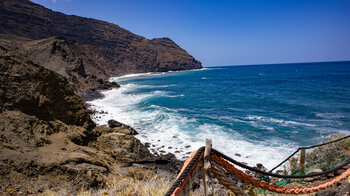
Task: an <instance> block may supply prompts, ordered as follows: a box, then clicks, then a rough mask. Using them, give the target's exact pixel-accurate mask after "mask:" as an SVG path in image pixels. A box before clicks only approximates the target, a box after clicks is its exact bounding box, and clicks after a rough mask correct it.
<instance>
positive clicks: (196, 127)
mask: <svg viewBox="0 0 350 196" xmlns="http://www.w3.org/2000/svg"><path fill="white" fill-rule="evenodd" d="M140 88H147V85H138V84H133V83H128V84H126V85H123V86H122V87H120V88H118V89H113V90H109V91H104V92H103V94H104V95H105V97H104V98H103V99H98V100H94V101H90V102H88V103H89V104H90V105H91V109H94V110H96V111H97V113H95V114H94V115H93V116H92V119H93V120H94V121H95V122H96V123H97V124H99V125H104V124H107V122H108V120H110V119H114V120H117V121H120V122H122V123H125V124H128V125H131V126H133V127H134V128H135V129H136V130H137V131H138V132H139V135H137V136H136V137H137V138H138V139H139V140H140V141H141V142H142V143H146V142H149V143H151V146H150V148H149V149H150V151H151V152H152V153H155V154H166V153H169V152H170V153H173V154H175V155H176V157H177V158H179V159H182V160H183V159H185V158H187V157H188V156H189V154H190V153H191V152H192V151H194V150H196V149H197V148H199V147H201V146H203V145H204V142H205V139H206V138H212V139H213V147H214V148H216V149H218V150H220V151H222V152H223V153H225V154H227V155H229V156H232V157H234V158H235V159H237V160H239V161H243V162H246V163H248V164H250V165H255V164H256V163H264V165H265V166H266V167H269V168H271V167H273V166H274V165H275V164H277V163H278V161H280V160H282V159H283V158H285V157H286V156H287V155H288V154H289V153H290V152H291V151H292V150H293V149H291V148H290V145H287V144H288V143H290V142H285V141H280V140H269V141H268V142H261V141H260V142H256V141H254V142H253V141H248V140H247V138H245V137H244V136H243V135H241V134H239V133H238V131H236V130H228V128H226V127H223V126H219V125H216V124H212V123H203V122H201V121H199V120H198V119H196V118H189V117H187V116H186V115H184V114H183V113H182V111H188V109H186V108H177V109H171V108H167V107H161V106H157V105H147V104H145V105H143V104H141V103H143V102H144V101H145V100H146V99H149V98H151V97H162V96H163V97H164V96H165V97H166V96H172V95H169V94H168V93H167V92H166V91H159V90H154V91H151V92H147V93H135V91H136V90H138V89H140ZM102 111H103V112H102ZM249 118H250V119H252V120H253V119H264V118H260V117H259V118H258V117H256V116H249ZM228 146H229V148H228ZM288 149H289V150H288ZM235 154H240V155H241V156H236V155H235Z"/></svg>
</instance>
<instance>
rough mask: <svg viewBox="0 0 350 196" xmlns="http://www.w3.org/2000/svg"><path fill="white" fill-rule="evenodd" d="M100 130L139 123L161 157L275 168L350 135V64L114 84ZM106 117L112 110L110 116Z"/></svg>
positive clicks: (102, 107) (139, 77) (102, 102)
mask: <svg viewBox="0 0 350 196" xmlns="http://www.w3.org/2000/svg"><path fill="white" fill-rule="evenodd" d="M110 80H111V81H116V82H118V83H119V84H120V85H121V87H120V88H118V89H113V90H108V91H104V92H102V93H103V94H104V96H105V97H104V98H102V99H97V100H94V101H91V102H89V104H90V105H91V106H90V107H91V108H92V109H94V110H96V111H99V112H97V113H95V114H94V115H93V120H94V121H95V122H96V123H97V124H100V125H102V124H107V121H108V120H109V119H115V120H117V121H120V122H122V123H125V124H128V125H131V126H132V127H134V128H135V129H136V130H137V131H138V132H139V135H137V138H138V139H140V141H141V142H142V143H146V142H149V143H151V146H150V150H151V151H152V152H154V153H158V154H162V153H163V154H164V153H168V152H170V153H174V154H175V155H176V157H177V158H179V159H185V158H186V157H188V156H189V154H190V153H191V152H192V151H194V150H195V149H197V148H199V147H200V146H203V145H204V144H205V139H206V138H210V139H212V141H213V148H215V149H217V150H219V151H221V152H223V153H225V154H227V155H229V156H231V157H232V158H234V159H236V160H238V161H242V162H245V163H247V164H249V165H252V166H254V165H255V164H256V163H262V164H263V165H264V166H265V167H267V168H272V167H273V166H275V165H276V164H278V163H279V162H280V161H282V160H283V159H284V158H286V157H287V156H288V155H289V154H290V153H292V152H293V151H294V150H295V149H297V148H298V147H299V146H307V145H313V144H317V143H320V142H324V141H325V140H326V139H327V137H328V136H329V135H331V134H339V133H340V134H343V135H349V134H350V62H332V63H299V64H278V65H277V64H276V65H250V66H225V67H215V68H204V69H201V70H192V71H179V72H167V73H145V74H130V75H125V76H121V77H113V78H110ZM102 111H104V112H102Z"/></svg>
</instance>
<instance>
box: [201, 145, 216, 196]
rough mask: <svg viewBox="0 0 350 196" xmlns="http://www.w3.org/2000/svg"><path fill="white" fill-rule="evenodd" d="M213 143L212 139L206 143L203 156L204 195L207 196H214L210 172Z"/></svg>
mask: <svg viewBox="0 0 350 196" xmlns="http://www.w3.org/2000/svg"><path fill="white" fill-rule="evenodd" d="M211 146H212V142H211V140H210V139H206V141H205V151H204V156H203V168H202V170H201V173H202V177H203V184H204V195H205V196H213V193H214V191H213V186H212V183H211V179H210V176H209V171H210V170H211V165H210V161H209V159H210V153H211Z"/></svg>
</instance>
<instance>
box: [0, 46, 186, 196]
mask: <svg viewBox="0 0 350 196" xmlns="http://www.w3.org/2000/svg"><path fill="white" fill-rule="evenodd" d="M0 65H1V66H0V130H1V131H0V176H1V177H0V185H1V186H0V194H1V193H5V192H7V193H11V192H14V193H15V194H18V195H30V194H37V193H40V192H43V191H44V190H54V191H60V190H61V189H63V188H69V189H70V190H68V191H69V192H74V191H77V190H81V189H83V188H85V189H88V190H89V189H92V188H103V187H105V186H106V183H107V182H108V179H109V178H113V177H115V176H120V175H121V174H123V175H124V177H125V178H126V177H128V176H130V175H136V174H135V170H137V171H139V170H140V171H139V173H142V172H148V169H145V168H143V169H140V166H133V163H135V162H136V163H148V164H153V165H154V166H152V167H153V168H154V167H156V168H160V167H162V168H163V169H165V170H168V169H169V168H171V169H170V170H174V169H175V170H176V168H177V169H178V168H179V167H180V166H179V162H178V161H175V160H173V161H171V160H170V158H167V157H155V156H154V155H152V154H151V153H150V152H149V150H148V149H147V148H146V147H145V146H144V145H143V144H142V143H141V142H140V141H139V140H138V139H136V138H135V137H134V134H135V133H133V131H132V130H130V129H131V128H129V127H128V126H124V125H122V124H121V127H114V128H109V127H107V126H96V125H95V123H94V122H93V121H92V120H91V118H90V114H89V111H88V110H87V109H86V108H85V106H84V103H83V102H82V100H81V99H80V97H79V96H78V94H77V93H76V91H75V89H74V88H73V87H72V86H71V85H70V84H69V82H68V81H67V79H66V78H65V77H63V76H61V75H59V74H57V73H55V72H53V71H50V70H48V69H45V68H44V67H42V66H40V65H37V64H34V63H33V62H32V61H31V60H29V59H28V57H26V56H25V55H23V54H21V53H20V52H19V51H13V50H10V49H8V48H5V47H3V46H1V45H0ZM125 163H127V164H128V165H127V167H126V166H123V167H121V166H122V165H123V164H124V165H125ZM142 167H145V166H142ZM129 172H131V173H129ZM153 173H154V172H153ZM174 173H176V172H174ZM68 184H69V186H67V185H68ZM123 188H125V187H123Z"/></svg>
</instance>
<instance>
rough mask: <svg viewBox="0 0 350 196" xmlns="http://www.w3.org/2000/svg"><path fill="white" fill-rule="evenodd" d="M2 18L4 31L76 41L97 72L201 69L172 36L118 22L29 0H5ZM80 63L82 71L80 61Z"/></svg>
mask: <svg viewBox="0 0 350 196" xmlns="http://www.w3.org/2000/svg"><path fill="white" fill-rule="evenodd" d="M0 18H1V19H0V33H1V34H7V35H16V36H19V37H23V38H27V39H30V40H39V39H45V38H48V37H54V36H63V37H65V38H67V39H69V40H75V41H76V42H77V43H78V44H79V45H80V46H79V47H80V49H79V50H80V51H83V53H84V54H85V55H86V56H88V57H89V58H90V59H92V60H93V61H94V63H93V64H92V66H91V70H94V73H95V74H94V75H103V76H105V77H109V76H117V75H121V74H126V73H137V72H158V71H170V70H172V71H175V70H187V69H198V68H201V63H200V62H199V61H197V60H196V59H194V58H193V57H192V56H191V55H189V54H188V53H187V52H186V51H185V50H183V49H182V48H180V47H179V46H178V45H176V44H175V43H174V42H173V41H172V40H170V39H168V38H159V39H151V40H149V39H146V38H144V37H141V36H138V35H135V34H133V33H131V32H129V31H127V30H125V29H123V28H121V27H119V26H118V25H115V24H111V23H107V22H104V21H100V20H95V19H90V18H84V17H79V16H73V15H65V14H62V13H59V12H54V11H52V10H49V9H46V8H44V7H42V6H40V5H37V4H35V3H32V2H30V1H28V0H1V1H0ZM37 44H38V43H37ZM34 45H35V43H34ZM77 66H78V70H79V62H77ZM81 73H83V72H81ZM82 75H84V74H82Z"/></svg>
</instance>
